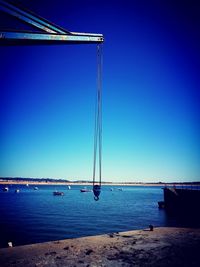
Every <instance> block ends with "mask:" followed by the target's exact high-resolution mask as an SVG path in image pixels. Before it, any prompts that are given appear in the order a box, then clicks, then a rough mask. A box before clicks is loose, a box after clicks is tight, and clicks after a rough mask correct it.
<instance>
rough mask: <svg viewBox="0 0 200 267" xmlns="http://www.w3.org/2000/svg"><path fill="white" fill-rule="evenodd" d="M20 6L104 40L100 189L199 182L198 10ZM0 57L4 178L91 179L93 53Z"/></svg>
mask: <svg viewBox="0 0 200 267" xmlns="http://www.w3.org/2000/svg"><path fill="white" fill-rule="evenodd" d="M16 2H17V3H21V4H23V5H24V6H25V7H27V8H29V9H30V10H32V11H34V12H36V13H37V14H39V15H41V16H42V17H45V18H46V19H48V20H50V21H52V22H54V23H56V24H58V25H60V26H62V27H64V28H66V29H68V30H71V31H77V32H94V33H102V34H104V37H105V43H104V47H103V62H104V63H103V180H106V181H121V182H123V181H124V182H125V181H132V182H134V181H143V182H150V181H155V182H157V181H163V182H173V181H180V182H182V181H200V164H199V163H200V162H199V161H200V160H199V159H200V140H199V132H200V130H199V125H200V124H199V122H200V119H199V118H200V117H199V115H200V107H199V100H200V93H199V88H200V87H199V85H200V83H199V81H200V77H199V69H200V63H199V62H200V52H199V45H200V33H199V26H200V16H199V14H200V9H199V7H198V5H197V2H196V1H164V0H163V1H154V0H153V1H147V0H146V1H144V0H143V1H126V0H124V1H104V0H103V1H99V2H96V1H88V0H86V1H78V0H74V1H61V0H57V1H50V3H48V6H47V4H46V1H44V0H42V1H39V0H37V1H28V2H27V1H24V0H21V1H16ZM3 18H4V17H3V16H1V24H0V26H1V27H3V26H4V27H5V26H6V23H8V21H7V20H5V19H3ZM9 23H10V25H14V24H13V23H14V21H13V20H12V21H11V22H9ZM21 26H22V25H21ZM15 27H16V24H15ZM22 27H23V26H22ZM22 27H21V28H22ZM25 27H26V28H27V26H25ZM0 49H1V56H0V61H1V64H0V71H1V72H0V73H1V87H0V93H1V95H0V98H1V107H0V125H1V126H0V128H1V129H0V130H1V131H0V137H1V138H0V176H14V177H19V176H21V177H52V178H65V179H71V180H74V179H92V178H91V177H92V164H93V129H94V107H95V93H96V45H68V46H65V45H64V46H29V47H25V46H23V47H0Z"/></svg>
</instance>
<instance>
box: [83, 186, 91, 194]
mask: <svg viewBox="0 0 200 267" xmlns="http://www.w3.org/2000/svg"><path fill="white" fill-rule="evenodd" d="M80 191H81V193H86V192H92V190H91V189H87V187H84V188H82V189H81V190H80Z"/></svg>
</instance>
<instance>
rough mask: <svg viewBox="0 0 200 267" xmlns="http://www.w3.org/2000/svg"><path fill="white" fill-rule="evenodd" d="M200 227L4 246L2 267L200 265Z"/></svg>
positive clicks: (162, 229) (156, 266)
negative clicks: (10, 246)
mask: <svg viewBox="0 0 200 267" xmlns="http://www.w3.org/2000/svg"><path fill="white" fill-rule="evenodd" d="M199 248H200V229H191V228H190V229H188V228H169V227H161V228H154V230H153V231H149V230H148V229H147V230H136V231H129V232H120V233H111V234H107V235H99V236H92V237H83V238H76V239H66V240H59V241H52V242H46V243H40V244H32V245H25V246H18V247H12V248H2V249H0V266H1V267H8V266H9V267H11V266H12V267H14V266H18V267H22V266H26V267H42V266H45V267H47V266H48V267H54V266H56V267H60V266H68V267H72V266H73V267H75V266H85V267H86V266H87V267H94V266H98V267H99V266H112V267H118V266H124V267H125V266H154V267H158V266H159V267H164V266H167V267H169V266H185V267H186V266H188V267H189V266H191V267H194V266H195V267H196V266H200V257H199Z"/></svg>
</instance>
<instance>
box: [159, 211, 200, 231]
mask: <svg viewBox="0 0 200 267" xmlns="http://www.w3.org/2000/svg"><path fill="white" fill-rule="evenodd" d="M159 212H160V213H161V214H162V216H163V218H164V220H165V225H166V226H169V227H185V228H200V218H199V215H198V211H195V212H194V211H193V212H184V211H181V212H178V211H175V210H170V211H169V210H165V209H161V210H159Z"/></svg>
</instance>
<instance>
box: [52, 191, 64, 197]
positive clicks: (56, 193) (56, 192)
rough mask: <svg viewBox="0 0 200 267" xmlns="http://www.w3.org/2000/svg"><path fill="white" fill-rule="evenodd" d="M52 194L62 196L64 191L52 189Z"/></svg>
mask: <svg viewBox="0 0 200 267" xmlns="http://www.w3.org/2000/svg"><path fill="white" fill-rule="evenodd" d="M53 195H54V196H64V193H63V192H59V191H54V192H53Z"/></svg>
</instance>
